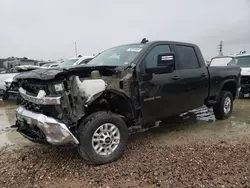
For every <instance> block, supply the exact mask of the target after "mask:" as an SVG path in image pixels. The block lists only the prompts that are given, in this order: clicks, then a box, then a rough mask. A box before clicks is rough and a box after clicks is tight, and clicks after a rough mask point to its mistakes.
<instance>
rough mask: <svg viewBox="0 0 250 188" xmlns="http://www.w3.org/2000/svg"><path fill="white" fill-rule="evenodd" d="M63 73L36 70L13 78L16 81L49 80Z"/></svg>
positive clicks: (59, 70) (50, 70)
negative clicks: (29, 79) (30, 79)
mask: <svg viewBox="0 0 250 188" xmlns="http://www.w3.org/2000/svg"><path fill="white" fill-rule="evenodd" d="M61 72H63V70H62V69H37V70H33V71H29V72H23V73H20V74H18V75H16V76H15V77H14V79H15V80H18V79H28V78H33V79H38V80H51V79H54V78H55V76H56V75H57V74H59V73H61Z"/></svg>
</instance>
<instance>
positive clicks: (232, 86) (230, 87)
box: [219, 79, 237, 100]
mask: <svg viewBox="0 0 250 188" xmlns="http://www.w3.org/2000/svg"><path fill="white" fill-rule="evenodd" d="M222 91H230V92H231V93H232V95H233V100H234V99H235V98H236V95H237V82H236V80H234V79H229V80H226V81H224V82H223V83H222V84H221V87H220V92H219V96H220V95H221V93H222Z"/></svg>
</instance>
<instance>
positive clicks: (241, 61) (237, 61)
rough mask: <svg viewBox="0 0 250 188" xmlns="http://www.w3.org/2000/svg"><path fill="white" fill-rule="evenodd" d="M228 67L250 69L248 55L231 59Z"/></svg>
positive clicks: (249, 57)
mask: <svg viewBox="0 0 250 188" xmlns="http://www.w3.org/2000/svg"><path fill="white" fill-rule="evenodd" d="M228 65H229V66H238V67H250V55H249V56H242V57H235V58H233V59H232V60H231V61H230V62H229V64H228Z"/></svg>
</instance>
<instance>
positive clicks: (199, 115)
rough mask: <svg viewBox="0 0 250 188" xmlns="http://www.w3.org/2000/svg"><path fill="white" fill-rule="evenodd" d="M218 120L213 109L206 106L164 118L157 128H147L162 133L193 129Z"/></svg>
mask: <svg viewBox="0 0 250 188" xmlns="http://www.w3.org/2000/svg"><path fill="white" fill-rule="evenodd" d="M214 121H216V119H215V117H214V114H213V110H212V109H211V108H207V107H205V106H203V107H200V108H197V109H194V110H191V111H188V112H185V113H183V114H180V115H176V116H172V117H170V118H167V119H165V120H163V121H162V122H161V123H160V125H159V126H158V127H156V128H152V129H149V130H147V132H150V133H162V132H172V131H181V130H186V129H192V128H195V127H199V126H202V125H206V124H209V123H210V122H214Z"/></svg>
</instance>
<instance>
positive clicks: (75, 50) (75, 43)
mask: <svg viewBox="0 0 250 188" xmlns="http://www.w3.org/2000/svg"><path fill="white" fill-rule="evenodd" d="M75 53H76V57H77V46H76V42H75Z"/></svg>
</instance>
